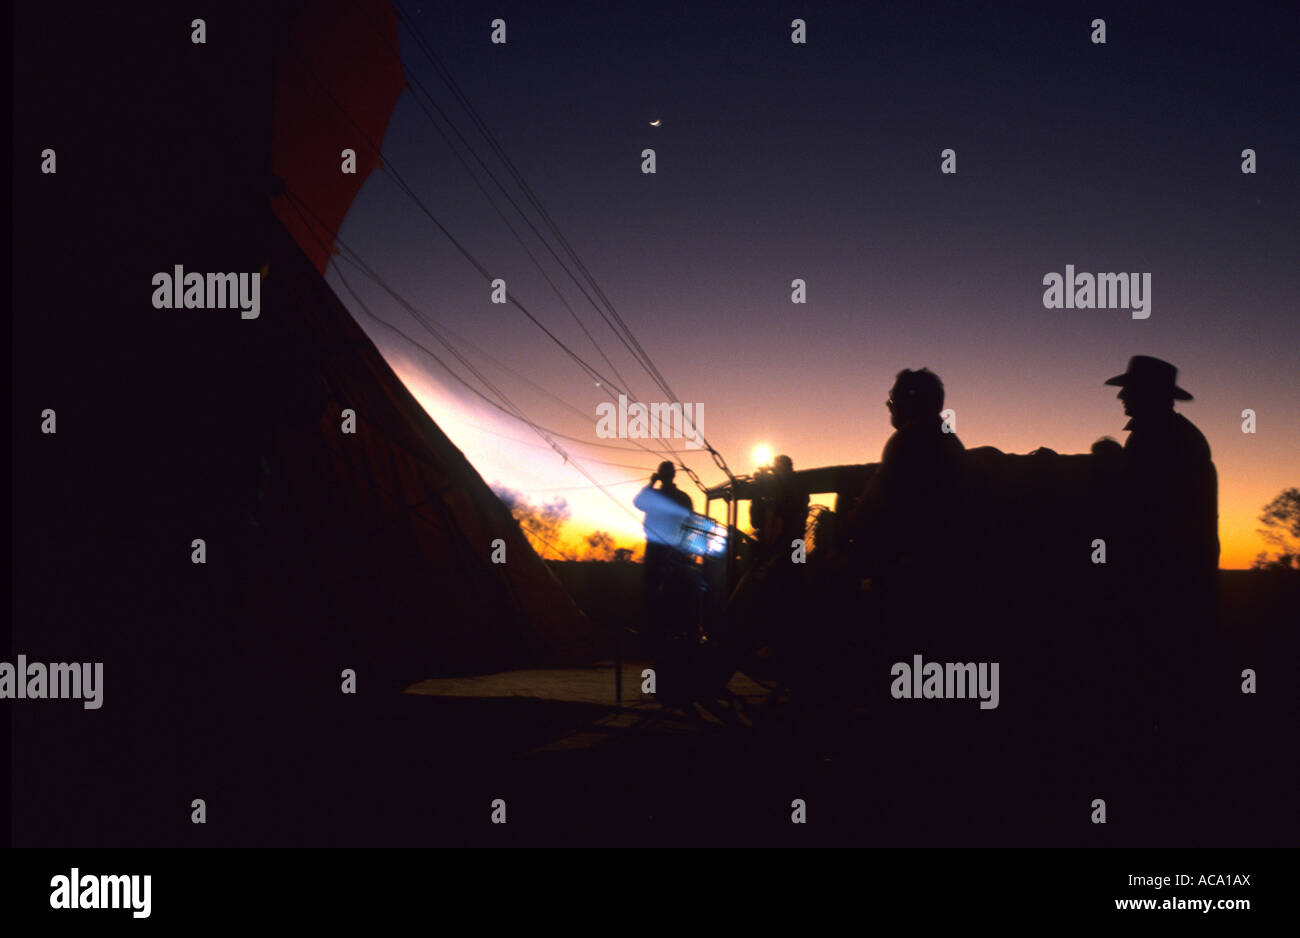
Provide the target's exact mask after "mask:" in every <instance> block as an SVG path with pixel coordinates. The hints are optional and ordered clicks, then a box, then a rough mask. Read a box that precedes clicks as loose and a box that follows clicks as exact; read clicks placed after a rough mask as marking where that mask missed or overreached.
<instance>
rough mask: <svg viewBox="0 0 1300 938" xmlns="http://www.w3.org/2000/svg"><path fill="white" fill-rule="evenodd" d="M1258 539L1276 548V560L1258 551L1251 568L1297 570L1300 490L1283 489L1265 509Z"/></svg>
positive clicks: (1261, 518)
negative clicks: (1260, 537)
mask: <svg viewBox="0 0 1300 938" xmlns="http://www.w3.org/2000/svg"><path fill="white" fill-rule="evenodd" d="M1259 520H1260V521H1261V522H1262V523H1263V524H1264V527H1262V528H1259V529H1258V530H1259V533H1260V535H1261V536H1262V537H1263V538H1264V540H1266V541H1268V542H1269V543H1270V544H1272V545H1273V546H1274V547H1276V548H1277V554H1276V556H1269V553H1268V552H1267V551H1260V552H1259V555H1258V556H1256V557H1255V562H1254V563H1253V564H1251V566H1252V567H1254V568H1255V569H1256V570H1300V488H1289V489H1284V490H1283V491H1282V493H1281V494H1280V495H1278V496H1277V497H1276V498H1274V499H1273V500H1272V501H1271V502H1269V503H1268V504H1267V505H1265V506H1264V513H1263V514H1262V515H1260V516H1259Z"/></svg>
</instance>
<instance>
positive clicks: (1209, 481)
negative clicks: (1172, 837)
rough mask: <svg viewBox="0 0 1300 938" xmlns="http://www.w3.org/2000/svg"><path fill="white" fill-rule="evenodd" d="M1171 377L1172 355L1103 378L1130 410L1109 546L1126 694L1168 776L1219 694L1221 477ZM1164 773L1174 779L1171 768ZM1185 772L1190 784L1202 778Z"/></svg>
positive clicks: (1149, 749)
mask: <svg viewBox="0 0 1300 938" xmlns="http://www.w3.org/2000/svg"><path fill="white" fill-rule="evenodd" d="M1177 377H1178V369H1177V368H1175V367H1174V366H1173V365H1171V364H1170V363H1169V362H1166V361H1162V360H1161V359H1158V358H1152V357H1150V356H1146V355H1135V356H1133V357H1132V358H1130V359H1129V363H1128V370H1127V371H1125V372H1124V373H1123V374H1121V375H1116V376H1115V377H1113V378H1111V379H1109V380H1108V381H1107V382H1106V384H1108V385H1117V386H1118V387H1119V388H1120V391H1119V395H1118V397H1119V399H1120V401H1122V402H1123V404H1124V413H1125V414H1127V415H1128V416H1129V418H1130V419H1129V422H1128V423H1127V424H1126V425H1125V427H1124V429H1125V430H1127V431H1128V433H1129V437H1128V440H1127V442H1126V443H1125V445H1124V449H1123V459H1122V460H1121V461H1120V465H1121V467H1122V472H1121V477H1120V485H1119V490H1120V492H1121V495H1120V504H1119V505H1118V506H1117V507H1118V508H1119V509H1120V511H1121V512H1122V514H1123V518H1122V520H1121V522H1120V524H1121V530H1120V532H1119V533H1120V547H1121V552H1120V556H1119V557H1118V558H1116V557H1115V556H1114V554H1112V555H1111V557H1112V560H1117V561H1118V564H1119V566H1120V567H1121V570H1122V572H1123V575H1124V579H1125V591H1126V593H1127V596H1128V601H1127V603H1126V604H1125V609H1124V610H1123V613H1124V615H1125V616H1126V617H1128V618H1129V622H1130V626H1129V628H1130V633H1131V641H1132V642H1133V643H1134V646H1135V647H1134V650H1135V660H1134V661H1133V662H1131V663H1130V664H1129V669H1130V673H1129V675H1128V678H1127V681H1128V683H1129V688H1130V690H1129V696H1130V700H1131V707H1132V708H1133V709H1134V710H1135V711H1136V712H1135V713H1134V714H1133V716H1134V717H1135V718H1136V719H1137V720H1139V721H1140V723H1141V727H1140V728H1139V733H1140V734H1141V735H1140V737H1139V744H1140V745H1142V746H1143V749H1144V750H1145V752H1146V754H1147V756H1148V757H1150V758H1151V759H1152V761H1153V763H1156V766H1155V767H1156V768H1157V769H1158V770H1159V771H1162V772H1164V773H1173V775H1175V776H1176V775H1178V774H1180V773H1182V772H1184V771H1186V770H1189V769H1192V767H1193V766H1194V765H1196V764H1198V763H1196V758H1197V757H1198V755H1199V754H1198V753H1197V752H1194V751H1193V749H1194V748H1199V744H1198V743H1197V738H1198V736H1203V735H1204V734H1205V731H1206V727H1205V724H1204V719H1205V718H1206V717H1207V716H1209V715H1210V714H1209V712H1208V710H1207V708H1208V707H1210V706H1212V702H1213V700H1214V698H1215V696H1216V692H1215V686H1216V682H1215V681H1214V680H1213V679H1212V676H1211V673H1210V671H1209V667H1210V665H1211V663H1212V661H1213V660H1214V659H1215V658H1216V657H1217V655H1216V654H1215V651H1216V639H1217V629H1216V626H1217V611H1218V590H1217V583H1218V566H1219V537H1218V476H1217V473H1216V471H1215V468H1214V463H1213V461H1212V460H1211V458H1210V445H1209V443H1207V442H1206V440H1205V436H1204V435H1203V434H1202V433H1201V431H1200V430H1198V429H1197V428H1196V426H1195V425H1194V424H1193V423H1192V422H1191V421H1190V420H1188V419H1187V418H1186V417H1184V416H1183V415H1182V414H1180V413H1177V412H1176V411H1175V410H1174V402H1175V401H1190V400H1191V399H1192V395H1191V394H1189V393H1187V392H1186V391H1184V390H1183V389H1182V388H1180V387H1178V385H1177ZM1121 666H1123V665H1122V663H1121ZM1143 740H1155V741H1156V745H1155V747H1153V746H1152V745H1151V744H1150V743H1149V742H1143ZM1156 777H1157V778H1161V776H1159V775H1157V776H1156ZM1163 781H1164V782H1167V783H1169V784H1172V783H1173V779H1172V778H1171V776H1170V775H1168V774H1166V775H1164V776H1163ZM1182 781H1183V782H1186V784H1185V785H1182V786H1181V787H1182V788H1187V789H1188V790H1191V789H1194V788H1195V787H1196V786H1197V785H1198V784H1200V781H1199V780H1196V779H1192V780H1187V779H1183V780H1182ZM1188 786H1190V788H1188ZM1166 787H1167V786H1166Z"/></svg>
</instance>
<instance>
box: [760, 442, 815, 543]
mask: <svg viewBox="0 0 1300 938" xmlns="http://www.w3.org/2000/svg"><path fill="white" fill-rule="evenodd" d="M754 481H755V482H756V483H758V485H759V487H760V494H759V497H758V498H755V499H754V500H753V501H751V502H750V503H749V524H750V526H751V527H753V528H754V531H755V534H756V535H757V536H758V544H759V550H758V553H759V557H758V558H756V561H757V562H761V561H762V560H766V559H767V558H769V557H771V556H772V555H773V554H777V553H782V552H787V551H789V550H790V549H791V547H790V542H791V541H792V540H794V539H795V538H802V537H803V536H804V528H805V527H806V525H807V521H808V503H809V498H808V493H807V492H805V491H803V490H802V489H801V488H800V487H799V483H798V477H797V476H796V475H795V474H794V460H792V459H791V458H790V457H789V456H785V455H781V456H778V457H776V459H774V460H772V468H771V470H768V471H765V470H759V472H758V473H757V474H756V476H755V479H754Z"/></svg>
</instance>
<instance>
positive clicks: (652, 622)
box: [632, 460, 695, 650]
mask: <svg viewBox="0 0 1300 938" xmlns="http://www.w3.org/2000/svg"><path fill="white" fill-rule="evenodd" d="M676 475H677V469H676V467H675V466H673V464H672V463H671V462H670V461H668V460H664V461H663V462H661V463H660V464H659V469H658V470H657V471H656V472H655V473H654V474H653V475H652V476H650V484H649V485H647V486H646V487H645V488H643V489H642V490H641V491H640V492H638V493H637V494H636V498H634V499H633V500H632V504H633V505H635V506H636V507H637V508H639V509H640V510H641V511H643V512H645V564H644V567H645V570H644V572H645V607H646V628H647V632H648V633H649V638H650V641H651V643H652V644H653V645H657V644H658V643H659V642H661V641H662V640H663V639H664V638H665V637H667V635H668V634H669V633H670V632H671V631H672V623H671V619H672V617H673V609H672V603H671V595H672V589H673V576H672V574H673V565H674V563H675V562H676V561H678V560H680V559H682V558H681V557H680V556H679V552H678V550H677V545H678V543H679V542H680V539H681V529H682V522H683V521H685V520H686V518H687V517H688V516H689V515H690V514H691V513H692V512H693V511H694V510H695V505H694V503H693V502H692V501H691V497H690V496H689V495H687V494H686V493H685V492H683V491H682V490H681V489H679V488H678V487H677V486H676V484H675V483H674V482H673V479H674V478H675V477H676ZM656 483H659V488H657V489H656V488H655V484H656ZM652 650H653V649H652Z"/></svg>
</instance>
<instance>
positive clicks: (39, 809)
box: [14, 573, 1298, 846]
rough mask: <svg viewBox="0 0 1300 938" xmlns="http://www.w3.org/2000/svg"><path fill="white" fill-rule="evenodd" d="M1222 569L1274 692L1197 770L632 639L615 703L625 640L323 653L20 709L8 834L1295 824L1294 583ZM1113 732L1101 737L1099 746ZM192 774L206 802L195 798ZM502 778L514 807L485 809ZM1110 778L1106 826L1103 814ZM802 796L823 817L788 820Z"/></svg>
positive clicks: (473, 835)
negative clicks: (641, 652) (467, 650)
mask: <svg viewBox="0 0 1300 938" xmlns="http://www.w3.org/2000/svg"><path fill="white" fill-rule="evenodd" d="M1223 593H1224V609H1225V616H1226V619H1225V624H1226V625H1227V626H1229V627H1230V628H1232V629H1233V630H1234V631H1232V632H1231V634H1232V636H1233V642H1232V651H1231V655H1232V656H1233V658H1234V660H1233V661H1232V662H1228V663H1225V666H1227V665H1230V666H1231V667H1233V668H1239V666H1240V667H1254V668H1256V669H1257V670H1258V672H1259V686H1260V692H1259V693H1258V694H1256V695H1253V696H1247V695H1242V697H1241V700H1240V701H1237V702H1236V704H1237V705H1236V706H1235V707H1233V708H1229V710H1228V711H1226V712H1221V713H1219V714H1217V715H1216V716H1214V717H1212V718H1211V721H1212V722H1211V725H1207V726H1206V742H1207V747H1208V751H1209V753H1210V758H1209V759H1208V760H1207V761H1206V762H1205V763H1204V766H1205V767H1204V768H1203V769H1202V770H1201V771H1199V772H1198V773H1197V774H1196V776H1195V777H1193V776H1192V775H1190V774H1187V775H1183V776H1179V775H1178V774H1177V773H1174V774H1173V775H1172V776H1170V775H1169V774H1168V773H1154V776H1155V777H1153V776H1152V773H1149V772H1147V766H1145V765H1144V764H1143V762H1144V760H1142V759H1138V760H1136V762H1134V764H1132V765H1131V766H1130V767H1129V771H1127V772H1119V773H1116V772H1115V771H1113V770H1112V769H1111V768H1109V767H1108V768H1106V770H1105V771H1101V769H1100V768H1098V771H1095V772H1094V771H1092V770H1091V769H1090V767H1089V766H1090V763H1089V761H1088V760H1087V759H1086V758H1080V757H1079V755H1078V753H1077V752H1075V751H1074V747H1072V746H1064V747H1062V746H1061V745H1059V744H1058V743H1059V741H1054V740H1053V739H1052V738H1051V726H1039V727H1036V728H1032V727H1031V728H1029V729H1025V728H1024V727H1022V726H1018V725H1012V724H1008V723H1005V722H999V717H1000V711H999V710H993V711H980V710H979V709H978V707H977V705H976V702H975V701H894V700H890V699H888V698H887V697H886V698H885V699H884V700H874V701H873V700H870V699H868V696H867V694H866V692H865V690H864V693H863V695H862V698H863V699H862V700H860V701H859V702H858V703H857V704H854V705H851V706H850V707H849V708H847V709H846V710H843V711H839V712H836V713H833V714H827V713H819V712H817V711H815V710H813V711H811V712H808V711H805V710H804V709H802V708H800V707H798V706H797V705H796V703H795V702H792V701H789V700H784V699H779V698H778V699H774V700H773V699H769V698H768V696H767V694H766V691H765V689H764V687H762V686H760V685H758V684H755V683H754V682H751V681H748V680H746V679H744V678H737V679H735V680H733V681H732V683H731V685H730V690H731V691H732V692H733V696H732V697H731V699H729V700H728V701H725V702H719V703H717V704H714V705H712V706H711V707H705V706H700V705H697V706H695V707H692V708H690V709H689V710H676V711H670V710H667V709H665V708H663V707H662V706H660V705H659V704H658V703H657V702H656V701H654V700H653V699H651V698H649V697H647V696H645V695H643V694H641V692H640V682H641V678H640V673H641V667H642V666H643V665H642V662H639V661H635V660H630V661H628V662H626V663H625V680H624V688H623V691H624V699H625V704H626V706H625V707H624V708H623V709H622V710H619V709H618V708H616V707H615V706H614V705H613V704H614V681H613V669H612V667H611V666H610V665H609V663H604V664H597V665H593V666H590V667H587V668H569V669H555V670H545V671H531V672H529V671H525V672H511V673H507V674H504V675H497V676H489V677H481V678H467V679H435V680H427V681H422V682H417V683H416V684H414V685H411V686H410V687H408V688H406V690H405V691H404V692H399V691H397V690H393V691H388V690H380V689H379V688H376V687H373V686H367V684H366V683H364V681H363V682H362V683H361V684H360V685H359V690H360V692H359V693H358V694H357V695H355V696H352V695H342V694H340V693H339V692H338V684H337V682H336V681H335V680H334V678H333V676H332V675H328V676H327V677H326V678H323V679H322V680H321V681H320V682H319V684H318V685H317V686H315V687H312V688H307V687H302V686H294V685H290V684H287V683H284V682H283V681H281V682H280V683H278V684H277V683H275V682H274V681H265V680H264V681H261V682H259V683H257V684H252V685H246V686H254V687H261V688H263V689H262V690H259V691H257V692H256V693H253V692H250V693H248V694H247V695H239V694H236V695H234V696H232V697H231V698H230V699H229V701H228V702H227V706H226V707H225V708H224V710H223V711H222V713H221V715H220V716H219V717H218V718H216V719H212V720H208V721H206V722H200V723H196V722H195V721H194V719H193V714H192V713H189V714H186V713H184V712H182V711H181V710H173V711H170V712H169V711H168V710H167V709H166V708H148V709H145V708H143V707H142V708H138V709H130V708H128V707H126V706H123V705H122V702H120V701H117V702H116V703H118V704H119V705H118V706H117V707H116V708H114V709H112V710H110V709H109V708H105V709H104V710H102V711H99V713H98V714H96V716H97V717H98V718H99V720H98V725H97V728H96V732H95V733H94V734H85V733H82V734H80V735H72V734H71V733H69V732H68V730H69V728H70V727H81V726H84V722H83V721H79V720H71V719H67V715H66V714H64V713H63V712H62V711H61V710H59V709H58V708H56V707H50V706H44V707H40V708H35V707H27V708H26V709H25V710H23V711H21V713H20V715H19V717H18V718H16V719H15V729H16V730H17V731H18V735H17V739H16V743H17V746H16V753H18V754H20V755H21V761H19V760H18V759H16V760H15V766H14V782H15V785H14V808H15V816H14V837H15V843H16V844H19V845H34V844H40V845H50V846H55V845H103V846H108V845H114V846H129V845H195V846H198V845H267V846H272V845H275V846H288V845H334V846H359V845H410V846H425V845H520V844H538V845H540V844H554V845H564V844H573V845H577V844H609V845H622V846H645V845H667V844H702V845H703V844H709V845H727V844H772V845H782V844H819V845H900V846H903V845H906V846H934V845H979V844H985V845H1050V846H1058V845H1059V846H1071V845H1079V846H1086V845H1096V846H1104V845H1162V846H1179V845H1193V846H1194V845H1204V846H1212V845H1213V846H1266V845H1287V844H1294V843H1295V842H1296V837H1297V831H1296V818H1295V813H1294V810H1293V805H1292V801H1291V796H1292V794H1293V792H1292V791H1291V788H1292V786H1293V784H1294V779H1295V777H1296V773H1295V768H1296V758H1295V752H1294V733H1293V730H1294V726H1295V722H1294V720H1295V713H1294V703H1293V699H1294V696H1295V694H1294V687H1295V683H1294V680H1295V657H1294V655H1295V631H1296V630H1295V621H1296V620H1295V616H1294V611H1295V609H1296V608H1297V607H1296V605H1295V603H1296V601H1297V595H1298V593H1297V588H1296V583H1295V580H1294V579H1291V580H1286V579H1272V580H1266V579H1264V578H1262V577H1260V576H1259V575H1256V574H1232V573H1229V574H1225V576H1224V590H1223ZM249 667H254V668H255V667H256V663H255V662H253V663H250V664H249ZM240 680H242V679H241V678H240V676H239V675H238V674H234V675H232V681H235V682H236V683H237V682H239V681H240ZM871 686H878V684H872V685H871ZM865 687H866V684H864V688H865ZM1002 692H1003V695H1004V697H1005V695H1006V694H1008V693H1009V691H1008V688H1007V685H1006V684H1005V683H1004V686H1003V691H1002ZM1011 692H1013V691H1011ZM234 701H239V703H238V704H234V703H233V702H234ZM193 705H194V703H193V702H191V706H193ZM891 705H892V706H891ZM927 706H929V707H930V709H929V710H927V709H926V707H927ZM939 707H944V708H950V707H957V708H958V710H947V709H946V710H939V709H937V708H939ZM146 714H148V716H147V718H146ZM78 716H79V714H78ZM196 726H206V727H207V731H206V733H204V734H202V735H199V734H196V733H195V731H194V729H193V728H194V727H196ZM1088 747H1092V748H1091V749H1090V748H1088ZM1107 749H1108V746H1107V741H1106V740H1104V739H1102V740H1098V739H1093V740H1089V741H1087V742H1086V745H1085V751H1087V752H1090V751H1096V752H1099V753H1102V754H1103V755H1102V757H1101V758H1100V761H1099V766H1100V765H1102V764H1104V765H1106V766H1109V765H1110V763H1111V762H1112V761H1113V760H1110V759H1108V758H1106V757H1105V756H1104V753H1106V752H1107ZM194 798H203V799H204V800H205V802H206V808H207V823H206V824H202V825H197V824H192V823H191V821H190V813H191V802H192V799H194ZM498 798H499V799H504V801H505V803H506V819H507V823H506V824H504V825H501V824H493V823H492V822H491V816H492V813H493V809H492V803H493V801H494V800H495V799H498ZM1098 798H1100V799H1104V800H1105V801H1106V804H1107V821H1106V823H1105V824H1094V823H1092V820H1091V818H1092V815H1093V807H1092V803H1093V800H1094V799H1098ZM795 799H802V800H803V802H804V804H805V805H806V817H807V823H806V824H794V823H792V821H791V814H792V811H793V810H794V809H793V808H792V802H794V801H795Z"/></svg>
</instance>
